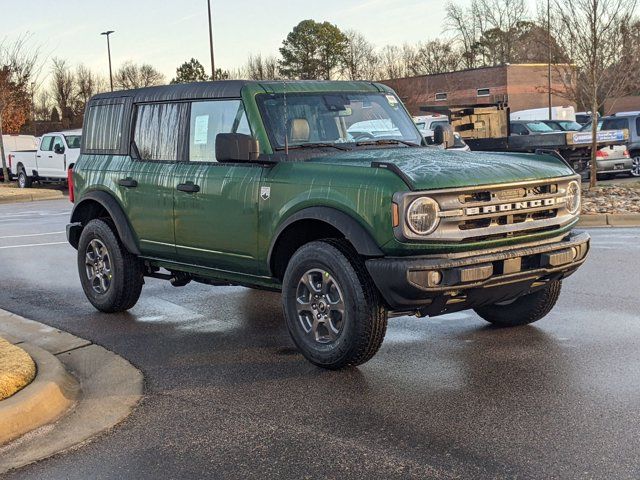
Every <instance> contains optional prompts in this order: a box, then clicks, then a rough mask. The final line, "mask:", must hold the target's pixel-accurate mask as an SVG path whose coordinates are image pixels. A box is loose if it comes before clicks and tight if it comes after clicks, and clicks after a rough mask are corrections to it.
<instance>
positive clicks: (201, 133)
mask: <svg viewBox="0 0 640 480" xmlns="http://www.w3.org/2000/svg"><path fill="white" fill-rule="evenodd" d="M193 130H194V132H193V144H194V145H206V144H207V133H208V131H209V115H199V116H197V117H196V124H195V126H194V129H193Z"/></svg>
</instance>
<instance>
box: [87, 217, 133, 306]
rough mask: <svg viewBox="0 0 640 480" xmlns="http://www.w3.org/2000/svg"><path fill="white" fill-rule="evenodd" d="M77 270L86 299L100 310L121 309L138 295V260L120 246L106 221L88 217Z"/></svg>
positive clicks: (110, 224) (118, 239)
mask: <svg viewBox="0 0 640 480" xmlns="http://www.w3.org/2000/svg"><path fill="white" fill-rule="evenodd" d="M78 273H79V274H80V283H81V284H82V289H83V290H84V293H85V295H86V296H87V299H88V300H89V301H90V302H91V304H92V305H93V306H94V307H96V308H97V309H98V310H100V311H102V312H106V313H113V312H123V311H125V310H128V309H130V308H132V307H133V306H134V305H135V304H136V303H137V301H138V298H140V292H141V291H142V285H143V283H144V276H143V266H142V262H141V261H140V259H139V258H138V257H136V256H135V255H133V254H131V253H130V252H129V251H128V250H127V249H126V248H125V247H124V245H123V244H122V242H121V241H120V238H119V237H118V234H117V231H116V229H115V226H114V225H113V223H112V222H111V221H110V220H102V219H94V220H91V221H90V222H89V223H88V224H87V226H86V227H84V229H83V230H82V234H81V235H80V241H79V243H78Z"/></svg>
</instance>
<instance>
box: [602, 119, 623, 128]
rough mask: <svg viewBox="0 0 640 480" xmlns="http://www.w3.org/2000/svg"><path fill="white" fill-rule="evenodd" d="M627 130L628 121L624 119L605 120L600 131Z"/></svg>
mask: <svg viewBox="0 0 640 480" xmlns="http://www.w3.org/2000/svg"><path fill="white" fill-rule="evenodd" d="M625 128H626V129H628V128H629V120H628V119H626V118H605V119H604V120H603V121H602V130H624V129H625Z"/></svg>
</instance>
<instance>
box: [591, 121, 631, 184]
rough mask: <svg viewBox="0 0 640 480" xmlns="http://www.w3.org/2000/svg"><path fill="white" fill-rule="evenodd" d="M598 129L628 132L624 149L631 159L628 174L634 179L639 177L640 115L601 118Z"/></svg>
mask: <svg viewBox="0 0 640 480" xmlns="http://www.w3.org/2000/svg"><path fill="white" fill-rule="evenodd" d="M598 129H599V130H602V131H606V130H622V129H626V130H628V131H629V140H628V143H627V145H626V147H627V148H626V149H627V151H628V152H629V155H630V157H631V169H630V170H629V173H630V174H631V175H632V176H634V177H640V113H637V112H628V113H616V114H615V115H613V116H610V117H603V118H602V119H601V123H599V125H598Z"/></svg>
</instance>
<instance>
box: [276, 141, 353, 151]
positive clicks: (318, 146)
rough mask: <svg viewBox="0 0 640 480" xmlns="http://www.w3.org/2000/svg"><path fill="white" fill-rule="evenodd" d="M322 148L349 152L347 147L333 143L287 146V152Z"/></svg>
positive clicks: (279, 148)
mask: <svg viewBox="0 0 640 480" xmlns="http://www.w3.org/2000/svg"><path fill="white" fill-rule="evenodd" d="M323 147H329V148H335V149H337V150H343V151H346V150H349V149H348V148H347V147H343V146H340V145H336V144H335V143H322V142H316V143H301V144H299V145H289V150H296V149H304V148H323ZM276 150H284V147H277V148H276Z"/></svg>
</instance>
